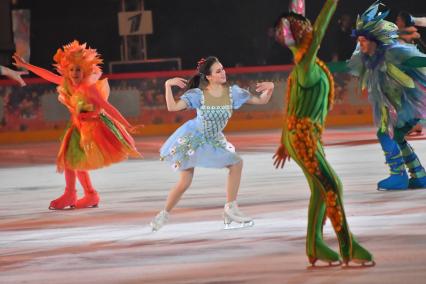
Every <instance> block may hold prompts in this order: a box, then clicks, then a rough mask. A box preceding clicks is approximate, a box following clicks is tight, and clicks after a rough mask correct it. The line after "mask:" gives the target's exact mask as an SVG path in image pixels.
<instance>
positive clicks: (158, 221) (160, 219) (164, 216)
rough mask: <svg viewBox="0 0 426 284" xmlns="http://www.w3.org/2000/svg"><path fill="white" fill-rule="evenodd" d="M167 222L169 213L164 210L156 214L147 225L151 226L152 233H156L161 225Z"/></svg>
mask: <svg viewBox="0 0 426 284" xmlns="http://www.w3.org/2000/svg"><path fill="white" fill-rule="evenodd" d="M168 220H169V212H167V211H166V210H161V211H160V212H159V213H158V214H157V216H155V217H154V219H152V221H151V223H150V224H149V225H150V226H151V228H152V231H153V232H156V231H158V230H160V229H161V227H163V225H164V224H166V223H167V221H168Z"/></svg>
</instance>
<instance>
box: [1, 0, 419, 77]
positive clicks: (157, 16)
mask: <svg viewBox="0 0 426 284" xmlns="http://www.w3.org/2000/svg"><path fill="white" fill-rule="evenodd" d="M1 1H4V0H1ZM15 2H16V3H15V4H13V5H12V8H16V9H30V10H31V63H33V64H36V65H39V66H42V67H47V68H51V64H52V57H53V54H54V53H55V52H56V50H57V48H58V47H61V46H62V45H63V44H66V43H68V42H70V41H72V40H73V39H78V40H79V41H82V42H87V43H88V44H89V45H90V46H91V47H93V48H96V49H98V51H99V52H100V53H101V54H102V57H103V58H104V60H105V65H106V66H107V64H108V62H110V61H118V60H120V45H121V38H120V36H119V35H118V20H117V13H118V12H119V11H120V1H119V0H72V1H62V0H41V1H40V0H17V1H15ZM306 2H307V3H306V5H307V9H306V11H307V17H308V18H309V19H311V21H314V20H315V18H316V16H317V15H318V13H319V11H320V9H321V7H322V5H323V4H324V2H325V1H324V0H307V1H306ZM373 2H374V0H356V1H349V0H341V1H340V2H339V6H338V9H337V12H336V15H335V16H334V18H333V22H332V23H331V25H330V28H329V30H328V33H327V35H326V38H325V41H324V42H323V45H322V47H321V50H320V57H321V58H322V59H324V60H326V61H327V60H330V59H331V55H330V52H331V50H332V49H333V45H336V44H338V43H337V42H336V41H335V40H333V34H334V32H335V29H336V27H337V20H336V19H338V17H339V16H340V15H341V14H343V13H348V14H350V15H352V16H353V17H354V18H356V15H357V14H359V13H362V12H363V11H364V10H365V9H366V8H367V7H368V6H369V5H370V4H372V3H373ZM383 2H384V3H385V4H386V5H387V6H388V7H389V8H390V9H391V15H390V16H389V17H388V18H387V19H388V20H390V21H394V20H395V17H396V14H397V13H398V11H400V10H406V11H409V12H410V13H412V14H413V15H415V16H421V15H426V1H423V0H404V1H401V0H393V1H390V0H389V1H383ZM287 7H288V1H283V0H245V1H244V0H145V9H146V10H152V13H153V22H154V23H153V25H154V34H152V35H148V36H147V43H148V57H149V58H166V57H180V58H182V64H183V69H192V68H194V67H195V65H196V62H197V60H198V59H199V58H201V57H205V56H208V55H216V56H218V57H219V58H220V59H221V61H222V62H223V64H224V65H225V66H227V67H231V66H236V65H237V66H256V65H273V64H288V63H291V57H290V53H289V51H288V50H286V49H285V48H281V47H279V46H278V45H277V44H276V43H275V42H274V40H273V38H271V37H270V36H268V29H270V28H271V27H272V26H273V23H274V21H275V20H276V18H277V17H278V16H279V15H280V14H281V12H283V11H286V10H287ZM421 31H422V33H423V34H424V29H422V30H421ZM106 66H105V69H107V68H106Z"/></svg>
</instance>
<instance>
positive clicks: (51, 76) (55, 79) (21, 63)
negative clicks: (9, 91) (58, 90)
mask: <svg viewBox="0 0 426 284" xmlns="http://www.w3.org/2000/svg"><path fill="white" fill-rule="evenodd" d="M13 59H14V60H15V63H13V65H15V66H16V67H22V68H25V69H28V70H30V71H31V72H33V73H34V74H36V75H37V76H40V77H41V78H43V79H45V80H47V81H49V82H51V83H54V84H56V85H60V84H61V83H62V80H63V77H62V76H59V75H56V74H55V73H52V72H50V71H48V70H46V69H43V68H40V67H37V66H34V65H31V64H29V63H27V62H26V61H25V60H24V59H23V58H22V57H20V56H19V55H17V54H16V53H15V54H14V55H13Z"/></svg>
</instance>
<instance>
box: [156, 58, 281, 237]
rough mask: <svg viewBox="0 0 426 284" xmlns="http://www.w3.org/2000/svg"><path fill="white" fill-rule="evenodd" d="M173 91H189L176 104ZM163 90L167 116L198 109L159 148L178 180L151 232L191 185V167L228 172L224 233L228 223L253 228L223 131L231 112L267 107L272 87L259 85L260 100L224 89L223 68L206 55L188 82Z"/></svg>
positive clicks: (238, 171)
mask: <svg viewBox="0 0 426 284" xmlns="http://www.w3.org/2000/svg"><path fill="white" fill-rule="evenodd" d="M173 86H178V87H179V88H185V87H187V88H188V90H187V91H186V92H185V93H184V94H183V95H182V96H181V97H180V100H179V101H177V102H176V101H175V100H174V98H173V94H172V87H173ZM165 88H166V102H167V109H168V110H169V111H180V110H184V109H196V110H197V117H196V118H194V119H192V120H190V121H187V122H186V123H185V124H183V125H182V126H181V127H180V128H179V129H177V130H176V131H175V133H173V135H172V136H170V138H169V139H168V140H167V141H166V142H165V143H164V145H163V146H162V147H161V150H160V154H161V159H162V160H167V161H169V162H170V163H171V164H172V167H173V168H174V169H175V170H179V171H180V179H179V181H178V183H177V184H176V185H175V186H174V187H173V188H172V189H171V191H170V192H169V195H168V198H167V201H166V206H165V208H164V209H163V210H162V211H160V213H158V214H157V216H156V217H155V218H154V219H153V220H152V222H151V224H150V225H151V227H152V230H153V231H157V230H159V229H160V228H161V227H162V226H163V225H164V224H165V223H166V222H167V220H168V216H169V212H170V211H171V210H172V209H173V208H174V207H175V205H176V204H177V203H178V201H179V199H180V198H181V196H182V194H183V193H184V192H185V191H186V189H187V188H188V187H189V186H190V185H191V182H192V178H193V175H194V168H195V167H207V168H225V167H226V168H228V169H229V176H228V184H227V202H226V204H225V208H224V213H223V215H224V223H225V228H230V224H231V222H236V223H239V224H240V226H241V227H243V226H252V225H253V224H254V222H253V220H252V218H250V217H247V216H245V215H244V214H243V213H242V212H241V211H240V210H239V209H238V205H237V203H236V199H237V194H238V189H239V186H240V179H241V171H242V167H243V161H242V160H241V158H240V157H239V156H238V155H237V154H236V153H235V149H234V146H233V145H232V144H231V143H229V142H227V141H226V138H225V136H224V135H223V133H222V131H223V129H224V128H225V126H226V124H227V122H228V120H229V119H230V118H231V115H232V112H233V111H234V110H235V109H238V108H240V107H241V106H242V105H243V104H244V103H248V104H266V103H267V102H268V101H269V99H270V97H271V95H272V92H273V89H274V84H273V83H272V82H263V83H258V84H257V86H256V91H257V92H261V95H260V96H252V95H251V94H250V93H249V92H248V91H246V90H244V89H241V88H240V87H238V86H237V85H233V86H231V87H230V86H228V85H227V84H226V73H225V70H224V69H223V66H222V64H221V63H220V62H219V60H218V59H217V58H216V57H213V56H210V57H207V58H206V59H201V60H200V61H199V62H198V66H197V74H196V75H195V76H194V77H192V78H191V80H190V81H189V83H187V80H185V79H182V78H173V79H169V80H167V81H166V83H165Z"/></svg>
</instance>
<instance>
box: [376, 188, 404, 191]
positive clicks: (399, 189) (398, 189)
mask: <svg viewBox="0 0 426 284" xmlns="http://www.w3.org/2000/svg"><path fill="white" fill-rule="evenodd" d="M377 190H378V191H404V190H410V188H381V187H378V188H377Z"/></svg>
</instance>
